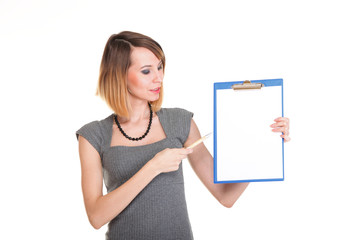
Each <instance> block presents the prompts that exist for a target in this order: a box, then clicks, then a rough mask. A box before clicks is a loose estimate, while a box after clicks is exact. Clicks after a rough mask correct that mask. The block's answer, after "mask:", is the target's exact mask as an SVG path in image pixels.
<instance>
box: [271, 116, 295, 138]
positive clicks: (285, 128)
mask: <svg viewBox="0 0 360 240" xmlns="http://www.w3.org/2000/svg"><path fill="white" fill-rule="evenodd" d="M274 121H275V123H273V124H271V125H270V127H272V128H273V129H272V131H273V132H282V133H283V134H282V135H280V137H282V138H283V139H284V142H288V141H290V140H291V138H290V137H289V128H290V121H289V119H288V118H286V117H278V118H276V119H274Z"/></svg>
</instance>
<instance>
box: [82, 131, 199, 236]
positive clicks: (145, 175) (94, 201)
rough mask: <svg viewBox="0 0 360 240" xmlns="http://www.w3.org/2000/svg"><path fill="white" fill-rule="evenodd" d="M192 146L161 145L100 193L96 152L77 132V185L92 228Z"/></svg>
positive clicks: (121, 207) (175, 165) (171, 166)
mask: <svg viewBox="0 0 360 240" xmlns="http://www.w3.org/2000/svg"><path fill="white" fill-rule="evenodd" d="M191 152H192V150H187V149H165V150H163V151H161V152H159V153H158V154H156V155H155V157H154V158H153V159H151V160H150V161H149V162H148V163H147V164H145V165H144V166H143V167H142V168H141V169H140V170H139V171H138V172H137V173H136V174H135V175H134V176H132V177H131V178H130V179H129V180H128V181H126V182H125V183H124V184H122V185H121V186H120V187H118V188H117V189H115V190H114V191H112V192H110V193H108V194H106V195H103V175H102V166H101V159H100V156H99V153H98V152H97V151H96V150H95V148H94V147H93V146H92V145H91V144H90V143H89V142H88V141H87V140H86V139H85V138H83V137H82V136H79V155H80V162H81V185H82V191H83V197H84V203H85V208H86V213H87V215H88V218H89V221H90V223H91V225H92V226H93V227H94V228H95V229H99V228H101V227H102V226H103V225H105V224H106V223H108V222H109V221H110V220H112V219H113V218H115V217H116V216H117V215H118V214H119V213H121V212H122V211H123V210H124V209H125V208H126V207H127V206H128V205H129V204H130V203H131V201H132V200H133V199H134V198H135V197H136V196H137V195H138V194H139V193H140V192H141V191H142V190H143V189H144V188H145V187H146V186H147V185H148V184H149V183H150V182H151V181H152V179H154V178H155V177H156V176H157V175H158V174H160V173H162V172H170V171H176V170H177V169H178V168H179V164H180V162H181V160H182V159H184V158H186V157H187V154H189V153H191Z"/></svg>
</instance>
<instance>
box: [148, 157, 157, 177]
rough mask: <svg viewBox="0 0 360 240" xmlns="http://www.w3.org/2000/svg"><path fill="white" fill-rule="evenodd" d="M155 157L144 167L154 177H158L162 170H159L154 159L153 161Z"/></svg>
mask: <svg viewBox="0 0 360 240" xmlns="http://www.w3.org/2000/svg"><path fill="white" fill-rule="evenodd" d="M152 160H153V159H151V160H150V161H148V162H147V163H146V164H145V166H144V168H145V170H146V171H147V172H149V173H150V174H151V175H153V176H154V177H156V176H157V175H159V174H160V173H161V172H160V171H159V170H158V168H157V167H156V166H155V164H154V161H152Z"/></svg>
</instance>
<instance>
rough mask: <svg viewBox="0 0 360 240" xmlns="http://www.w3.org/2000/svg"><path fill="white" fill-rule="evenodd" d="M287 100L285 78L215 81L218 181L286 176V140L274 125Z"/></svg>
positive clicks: (276, 178) (266, 179) (281, 113)
mask: <svg viewBox="0 0 360 240" xmlns="http://www.w3.org/2000/svg"><path fill="white" fill-rule="evenodd" d="M256 85H257V86H258V87H259V85H260V88H258V89H255V88H256V87H254V86H256ZM237 87H240V90H234V89H236V88H237ZM283 102H284V101H283V79H266V80H253V81H237V82H216V83H214V183H234V182H261V181H283V180H284V140H283V139H282V138H281V137H280V136H279V135H280V134H277V133H274V132H272V131H271V127H270V125H271V124H272V123H273V122H274V121H273V120H274V119H275V118H276V117H279V116H284V108H283Z"/></svg>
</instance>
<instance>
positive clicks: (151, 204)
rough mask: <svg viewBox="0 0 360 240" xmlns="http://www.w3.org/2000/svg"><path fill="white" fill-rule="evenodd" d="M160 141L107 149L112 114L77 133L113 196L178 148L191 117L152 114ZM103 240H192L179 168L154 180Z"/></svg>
mask: <svg viewBox="0 0 360 240" xmlns="http://www.w3.org/2000/svg"><path fill="white" fill-rule="evenodd" d="M156 114H157V115H158V118H159V120H160V123H161V126H162V128H163V130H164V132H165V135H166V138H165V139H163V140H160V141H158V142H155V143H151V144H147V145H143V146H135V147H128V146H110V143H111V138H112V125H113V114H111V115H110V116H108V117H107V118H105V119H103V120H100V121H93V122H90V123H88V124H85V125H84V126H83V127H81V128H80V129H79V130H78V131H76V137H77V138H78V137H79V135H81V136H83V137H84V138H86V139H87V140H88V141H89V142H90V144H91V145H92V146H93V147H94V148H95V149H96V150H97V151H98V153H99V155H100V157H101V162H102V169H103V177H104V182H105V185H106V188H107V192H108V193H109V192H111V191H113V190H115V189H116V188H117V187H119V186H121V185H122V184H123V183H125V182H126V181H127V180H129V179H130V178H131V177H132V176H133V175H134V174H135V173H137V172H138V171H139V170H140V169H141V168H142V167H143V166H144V165H145V164H146V163H147V162H148V161H149V160H151V159H152V158H153V157H154V156H155V155H156V154H157V153H158V152H160V151H162V150H164V149H165V148H181V147H183V145H184V143H185V141H186V139H187V137H188V135H189V131H190V124H191V118H192V117H193V113H192V112H189V111H187V110H184V109H181V108H162V109H160V110H159V111H158V112H157V113H156ZM106 239H107V240H118V239H119V240H120V239H136V240H141V239H146V240H151V239H157V240H158V239H166V240H171V239H177V240H189V239H193V234H192V229H191V225H190V221H189V217H188V212H187V206H186V201H185V191H184V179H183V170H182V164H180V166H179V169H178V170H177V171H173V172H168V173H161V174H159V175H158V176H156V177H155V178H154V179H153V180H152V181H151V182H150V183H149V184H148V185H147V186H146V187H145V188H144V189H143V190H142V191H141V192H140V193H139V194H138V195H137V196H136V197H135V199H134V200H133V201H132V202H131V203H130V204H129V205H128V206H127V207H126V208H125V209H124V210H123V211H122V212H121V213H120V214H119V215H118V216H116V217H115V218H114V219H112V220H111V221H110V222H109V224H108V230H107V232H106Z"/></svg>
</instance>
